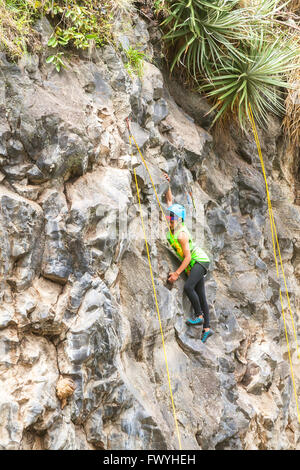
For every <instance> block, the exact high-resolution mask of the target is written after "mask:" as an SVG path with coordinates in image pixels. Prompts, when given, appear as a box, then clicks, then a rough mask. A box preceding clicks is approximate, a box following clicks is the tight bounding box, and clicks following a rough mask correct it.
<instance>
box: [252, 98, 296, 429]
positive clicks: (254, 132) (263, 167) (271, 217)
mask: <svg viewBox="0 0 300 470" xmlns="http://www.w3.org/2000/svg"><path fill="white" fill-rule="evenodd" d="M249 110H250V121H251V125H252V129H253V134H254V138H255V142H256V146H257V150H258V155H259V158H260V163H261V167H262V171H263V175H264V179H265V184H266V191H267V198H268V208H269V217H270V225H271V234H272V243H273V251H274V258H275V265H276V272H277V279H278V280H279V296H280V302H281V309H282V317H283V324H284V330H285V338H286V344H287V350H288V356H289V362H290V368H291V377H292V381H293V388H294V394H295V401H296V407H297V414H298V422H299V424H300V414H299V407H298V398H297V390H296V384H295V377H294V372H293V364H292V358H291V352H290V344H289V339H288V334H287V328H286V321H285V314H284V307H283V301H282V294H281V287H280V279H279V271H278V262H277V254H276V245H275V240H274V235H275V238H276V244H277V249H278V254H279V258H280V265H281V270H282V275H283V279H284V285H285V291H286V295H287V299H288V304H289V310H290V315H291V319H292V325H293V331H294V336H295V340H296V349H297V355H298V358H300V356H299V350H298V341H297V333H296V329H295V324H294V318H293V314H292V310H291V305H290V298H289V293H288V289H287V285H286V280H285V275H284V269H283V264H282V258H281V252H280V247H279V242H278V237H277V231H276V225H275V221H274V215H273V209H272V204H271V199H270V194H269V188H268V182H267V177H266V172H265V165H264V160H263V156H262V151H261V146H260V142H259V138H258V133H257V129H256V126H255V121H254V117H253V113H252V109H251V105H250V103H249Z"/></svg>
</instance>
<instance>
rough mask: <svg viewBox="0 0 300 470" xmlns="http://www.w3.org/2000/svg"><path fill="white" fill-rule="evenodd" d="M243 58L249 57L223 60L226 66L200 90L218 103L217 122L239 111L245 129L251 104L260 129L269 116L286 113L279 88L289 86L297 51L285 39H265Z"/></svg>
mask: <svg viewBox="0 0 300 470" xmlns="http://www.w3.org/2000/svg"><path fill="white" fill-rule="evenodd" d="M243 55H244V56H245V57H247V59H246V60H245V61H244V60H240V59H239V58H238V57H237V56H232V57H227V56H226V57H224V59H223V62H224V66H223V67H219V68H218V70H216V73H215V75H214V76H213V77H212V78H211V79H210V81H209V82H208V83H206V84H205V85H203V86H202V87H200V89H199V90H201V91H206V92H207V93H208V96H210V97H213V98H215V99H216V100H217V102H216V104H215V105H214V106H213V108H212V109H215V108H217V109H218V113H217V115H216V117H215V120H216V119H218V118H219V117H220V116H221V115H224V114H225V113H226V111H236V112H237V114H238V117H239V121H240V124H241V126H242V127H243V128H244V127H245V122H246V119H247V118H248V117H249V110H248V104H249V103H251V108H252V111H253V114H254V116H255V118H256V119H257V121H258V122H259V123H260V124H261V125H263V123H266V121H267V113H268V112H273V113H275V114H282V113H284V110H285V108H284V100H283V98H282V97H281V95H280V93H279V92H278V87H283V88H287V87H288V86H289V85H288V84H287V82H286V80H285V79H284V74H286V73H288V72H289V71H290V70H292V69H293V68H294V67H295V65H294V62H293V60H294V59H295V57H296V55H297V50H296V49H295V48H293V47H292V44H287V43H284V42H283V41H282V37H279V38H277V40H275V41H274V42H269V41H267V40H265V38H264V37H263V35H262V36H261V38H260V39H259V40H258V39H255V40H253V41H252V42H251V43H250V44H247V45H246V46H245V47H244V48H243ZM215 120H214V122H215Z"/></svg>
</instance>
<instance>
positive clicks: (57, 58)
mask: <svg viewBox="0 0 300 470" xmlns="http://www.w3.org/2000/svg"><path fill="white" fill-rule="evenodd" d="M63 54H64V53H63V52H58V53H57V54H53V55H49V56H48V57H47V59H46V62H47V64H51V63H52V64H53V65H54V66H55V68H56V70H57V72H59V71H60V70H61V68H62V67H65V64H64V62H63V60H62V58H61V57H62V55H63Z"/></svg>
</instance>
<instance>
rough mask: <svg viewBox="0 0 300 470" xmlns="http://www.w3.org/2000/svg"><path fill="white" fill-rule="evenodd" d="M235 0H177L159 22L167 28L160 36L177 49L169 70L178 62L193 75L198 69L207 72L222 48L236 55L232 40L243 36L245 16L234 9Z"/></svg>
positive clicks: (245, 22)
mask: <svg viewBox="0 0 300 470" xmlns="http://www.w3.org/2000/svg"><path fill="white" fill-rule="evenodd" d="M237 3H238V0H231V1H227V2H225V1H224V0H212V1H210V2H207V1H204V0H189V1H186V0H177V1H176V2H172V3H171V5H170V15H169V16H168V17H167V18H166V19H165V21H164V22H163V23H162V26H164V27H168V28H169V31H168V32H167V33H166V34H165V36H164V39H166V40H169V41H172V43H173V44H174V45H175V49H177V52H176V54H175V57H174V59H173V62H172V65H171V70H173V68H174V66H175V65H176V64H177V63H178V62H181V64H183V65H186V67H187V70H188V71H189V72H190V73H192V75H193V77H194V78H196V77H197V76H198V75H199V72H200V71H201V72H202V73H205V74H206V75H210V74H211V71H212V69H211V66H212V64H214V65H216V64H217V63H218V62H219V61H220V60H222V57H223V50H228V51H229V52H230V53H231V54H232V55H237V56H240V52H239V50H238V49H237V48H236V46H235V44H234V42H235V41H239V40H243V39H245V38H246V36H247V33H249V31H247V30H246V26H247V28H249V18H248V17H246V16H245V15H244V14H242V13H241V10H239V9H237V10H234V7H235V6H236V4H237Z"/></svg>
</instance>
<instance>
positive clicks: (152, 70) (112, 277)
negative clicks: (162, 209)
mask: <svg viewBox="0 0 300 470" xmlns="http://www.w3.org/2000/svg"><path fill="white" fill-rule="evenodd" d="M132 21H133V23H132V28H130V33H129V32H128V30H127V31H126V30H125V31H124V30H123V31H121V32H120V33H119V36H118V37H119V41H120V42H121V43H122V44H123V46H124V47H126V45H127V46H128V45H129V44H133V45H134V44H137V43H138V44H139V47H140V48H141V49H142V50H144V51H145V52H146V53H147V55H148V57H149V59H150V58H151V57H152V56H153V48H152V44H151V41H150V37H149V32H148V29H147V24H146V23H145V22H144V21H143V20H142V19H141V18H140V17H139V16H138V15H136V16H135V17H134V18H133V20H132ZM44 23H45V22H44ZM48 26H49V25H46V24H44V25H43V23H42V24H40V25H39V28H40V30H41V31H44V34H45V35H46V31H49V27H48ZM157 35H158V37H159V34H158V33H157ZM122 59H123V57H122V54H121V53H120V52H117V51H116V50H114V49H113V48H112V47H111V46H106V47H104V48H102V49H100V50H99V51H97V53H93V55H92V56H91V57H89V56H84V55H82V56H81V57H77V58H74V59H72V60H71V63H70V66H69V67H68V69H67V70H65V71H63V72H62V73H60V74H57V73H56V72H54V71H53V70H52V69H51V67H49V66H46V65H45V64H43V62H42V61H41V63H39V60H38V58H37V57H30V56H29V57H27V58H26V59H24V60H22V62H21V63H20V64H19V65H18V66H17V65H13V64H11V63H8V62H7V61H6V59H5V57H4V56H1V66H0V70H1V77H2V80H1V83H0V202H1V204H0V273H1V278H0V286H1V292H0V297H1V305H0V351H1V353H0V370H1V375H0V417H1V419H0V448H1V449H176V448H178V442H177V436H176V432H175V425H174V419H173V413H172V407H171V401H170V395H169V387H168V381H167V375H166V369H165V361H164V354H163V348H162V342H161V335H160V329H159V324H158V320H157V316H156V310H155V303H154V298H153V292H152V286H151V281H150V276H149V268H148V263H147V258H146V252H145V246H144V239H143V236H142V228H141V225H140V215H139V209H138V205H137V197H136V191H135V187H134V182H133V174H132V166H131V156H130V146H129V140H128V133H127V130H126V124H125V118H126V117H128V116H130V117H131V119H132V132H133V134H134V136H135V139H136V141H137V142H138V144H139V146H140V147H141V149H142V151H143V154H144V156H145V159H146V161H147V163H148V165H149V169H150V171H151V173H152V177H153V180H154V183H155V184H156V187H157V190H158V194H159V196H160V197H162V195H163V194H164V192H165V191H166V183H165V182H164V180H163V178H162V170H163V171H167V172H168V173H169V174H170V176H171V179H172V190H173V193H174V195H175V198H176V201H177V202H179V203H183V204H185V205H187V197H186V193H185V187H186V184H189V185H190V186H191V187H192V190H193V198H194V201H195V204H196V207H197V210H198V211H201V210H202V212H201V213H203V215H204V219H203V221H201V226H200V227H199V234H200V233H201V234H202V235H203V236H202V238H200V242H201V244H202V247H203V248H204V249H205V250H206V251H207V253H208V254H209V256H210V258H211V260H212V263H211V267H210V271H209V273H208V275H207V277H206V291H207V297H208V302H209V307H210V313H211V326H212V328H213V330H214V331H215V335H214V336H213V337H212V338H211V339H210V340H209V341H208V342H207V343H206V344H205V345H203V344H202V343H201V341H200V334H201V331H199V329H196V328H194V329H190V328H188V327H187V326H186V325H185V319H186V318H187V317H188V316H189V315H190V314H191V306H190V304H189V302H188V300H187V298H186V297H185V295H184V294H183V284H184V279H183V278H184V276H183V275H182V276H181V278H182V279H180V280H179V281H178V282H177V283H176V286H175V287H174V288H173V289H171V290H169V289H168V288H167V286H166V278H167V274H168V272H169V270H171V269H175V267H176V266H177V265H178V262H177V260H176V259H175V258H174V257H173V256H172V254H170V253H169V251H168V250H167V249H166V247H165V246H164V244H163V243H162V242H161V241H160V240H158V237H157V238H156V237H155V236H152V237H150V239H149V247H150V254H151V259H152V262H153V269H154V274H155V285H156V289H157V295H158V302H159V307H160V313H161V319H162V326H163V331H164V335H165V345H166V353H167V358H168V364H169V370H170V377H171V383H172V388H173V394H174V401H175V408H176V412H177V418H178V424H179V430H180V434H181V439H182V446H183V448H184V449H295V448H299V444H298V442H299V432H298V425H297V414H296V405H295V399H294V395H293V386H292V381H291V373H290V368H289V361H288V352H287V346H286V340H285V332H284V327H283V320H282V315H281V304H280V297H279V282H278V280H277V275H276V267H275V264H274V259H273V250H272V240H271V234H270V225H269V219H268V210H267V201H266V194H265V185H264V180H263V177H262V173H261V169H260V165H259V161H258V158H257V156H256V155H257V153H256V148H255V143H254V139H253V137H252V135H251V133H249V134H244V135H242V134H241V133H240V131H239V129H238V127H237V126H236V124H235V123H231V124H230V125H228V127H227V128H225V129H224V130H223V131H222V132H219V133H217V132H216V133H215V134H214V135H211V134H209V133H208V132H207V131H206V130H205V129H204V128H203V126H204V127H205V128H206V126H207V125H208V124H209V121H208V117H207V116H204V114H205V113H206V111H207V108H208V105H207V103H206V102H205V101H204V100H203V99H202V98H199V97H198V96H196V95H193V94H192V92H188V91H186V92H185V93H184V94H183V92H182V88H180V86H178V84H177V83H176V82H174V81H172V80H170V79H169V78H168V77H164V75H163V73H162V72H161V71H160V70H159V69H158V68H157V67H156V66H155V65H154V64H153V63H150V61H149V62H146V63H145V66H144V76H143V78H142V79H139V78H137V77H131V76H129V75H128V73H127V71H126V69H125V67H124V64H123V60H122ZM259 136H260V139H261V144H262V150H263V154H264V157H265V161H266V168H267V175H268V183H269V187H270V193H271V200H272V204H273V208H274V217H275V222H276V227H277V235H278V238H279V244H280V248H281V253H282V260H283V264H284V270H285V275H286V279H287V289H288V292H289V297H290V303H291V308H292V312H293V313H294V322H295V328H296V331H298V314H299V290H300V288H299V282H300V277H299V276H300V235H299V227H300V207H299V206H297V205H294V204H293V202H294V199H293V190H292V185H293V181H292V180H291V179H290V180H288V179H287V172H286V167H285V165H284V162H285V159H284V155H285V154H284V152H285V147H284V144H283V143H282V142H283V141H282V131H281V129H280V123H279V122H278V121H277V120H276V119H275V118H272V117H270V127H269V128H268V129H265V130H261V129H260V130H259ZM134 152H135V153H134V156H133V162H134V164H135V166H136V171H137V175H138V181H139V185H140V190H141V197H142V202H143V207H144V209H143V210H144V211H145V214H144V215H145V216H146V214H147V211H148V212H149V211H150V209H151V207H153V205H154V203H155V198H154V194H153V189H152V186H151V183H150V180H149V177H148V175H147V173H146V171H145V169H144V166H143V165H142V163H141V160H140V157H139V155H138V153H137V152H136V151H134ZM291 178H292V176H291ZM187 208H188V212H189V214H190V215H192V214H193V209H192V206H191V205H189V204H188V205H187ZM120 214H123V215H124V216H125V215H126V217H127V220H125V221H124V226H123V229H122V218H120ZM198 214H199V212H198ZM125 222H126V223H125ZM194 222H195V220H194ZM124 227H126V231H124ZM151 230H154V227H153V226H150V225H149V224H147V233H148V234H150V232H151ZM151 233H153V232H151ZM280 285H281V288H282V290H283V292H284V283H283V280H280ZM283 301H284V306H285V313H286V319H287V324H288V336H289V339H290V345H291V346H290V347H291V356H292V360H293V365H294V374H295V378H296V386H297V390H299V373H300V370H299V365H297V363H298V360H297V355H296V342H295V339H294V338H293V326H292V322H291V319H290V317H289V313H288V308H287V307H288V304H287V300H286V297H285V295H284V300H283ZM64 379H66V381H65V382H64ZM68 381H69V382H68ZM58 383H59V384H62V387H61V390H62V392H61V393H62V394H64V393H65V397H66V400H65V403H64V404H63V406H62V402H61V401H60V400H59V398H58V395H59V393H58V395H57V387H58ZM68 383H69V384H71V386H70V387H69V386H68V385H66V384H68ZM73 385H74V387H75V390H74V387H73Z"/></svg>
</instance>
